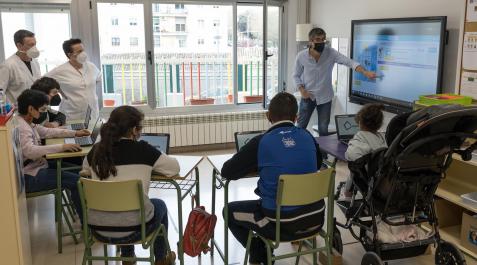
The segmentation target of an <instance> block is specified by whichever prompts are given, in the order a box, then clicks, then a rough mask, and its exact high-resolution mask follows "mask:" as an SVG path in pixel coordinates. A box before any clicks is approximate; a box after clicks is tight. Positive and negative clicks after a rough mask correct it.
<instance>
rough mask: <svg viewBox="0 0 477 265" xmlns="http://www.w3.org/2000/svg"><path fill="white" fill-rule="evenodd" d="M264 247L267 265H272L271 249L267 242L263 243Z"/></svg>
mask: <svg viewBox="0 0 477 265" xmlns="http://www.w3.org/2000/svg"><path fill="white" fill-rule="evenodd" d="M265 246H266V247H267V265H272V249H271V248H270V244H269V243H268V242H265Z"/></svg>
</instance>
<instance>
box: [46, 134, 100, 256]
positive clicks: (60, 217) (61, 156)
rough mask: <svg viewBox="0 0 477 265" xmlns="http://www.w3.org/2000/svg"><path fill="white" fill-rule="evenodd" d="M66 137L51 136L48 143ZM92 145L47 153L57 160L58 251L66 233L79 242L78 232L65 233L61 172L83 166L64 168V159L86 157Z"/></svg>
mask: <svg viewBox="0 0 477 265" xmlns="http://www.w3.org/2000/svg"><path fill="white" fill-rule="evenodd" d="M64 143H65V139H64V138H51V139H46V145H53V144H64ZM91 148H92V146H86V147H81V151H79V152H61V153H53V154H48V155H46V159H48V160H56V182H57V184H56V193H57V194H56V195H55V196H56V198H60V199H56V200H55V213H56V216H55V220H56V229H57V237H58V253H62V252H63V236H65V235H71V236H72V237H73V240H74V242H75V243H78V239H77V238H76V234H75V233H74V232H73V233H67V234H65V233H63V215H62V211H61V210H62V209H61V207H63V206H62V201H61V193H62V192H63V191H62V188H61V175H62V174H61V172H62V171H66V170H72V169H80V168H81V166H73V167H66V168H62V160H63V159H64V158H70V157H84V156H86V155H87V154H88V153H89V151H90V150H91Z"/></svg>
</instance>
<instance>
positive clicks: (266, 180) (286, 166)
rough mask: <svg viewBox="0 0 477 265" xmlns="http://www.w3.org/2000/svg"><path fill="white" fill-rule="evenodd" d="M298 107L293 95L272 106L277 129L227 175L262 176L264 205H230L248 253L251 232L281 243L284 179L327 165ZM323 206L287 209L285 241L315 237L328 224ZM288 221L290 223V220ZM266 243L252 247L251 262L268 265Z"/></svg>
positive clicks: (233, 227)
mask: <svg viewBox="0 0 477 265" xmlns="http://www.w3.org/2000/svg"><path fill="white" fill-rule="evenodd" d="M297 111H298V104H297V102H296V99H295V97H294V96H293V95H291V94H289V93H285V92H282V93H278V94H277V95H276V96H275V97H273V99H272V100H271V101H270V105H269V108H268V112H267V118H268V120H269V121H270V122H271V123H272V126H271V128H270V129H269V130H268V131H266V132H265V133H264V134H263V135H258V136H256V137H254V138H252V139H251V140H250V141H249V142H248V143H247V144H246V145H244V146H243V147H242V148H241V149H240V151H239V152H238V153H236V154H235V155H234V156H233V157H232V158H231V159H230V160H228V161H227V162H226V163H225V164H224V166H223V168H222V172H221V175H222V177H223V178H226V179H230V180H237V179H240V178H243V177H245V176H246V175H247V174H249V173H253V172H258V174H259V176H260V178H259V180H258V188H257V189H256V190H255V193H256V194H257V195H258V196H259V197H260V199H259V200H249V201H236V202H231V203H229V205H228V207H229V212H228V215H229V216H228V220H229V228H230V231H231V232H232V234H233V235H234V236H235V238H236V239H237V240H238V241H239V242H240V243H241V244H242V246H244V247H246V244H247V236H248V233H249V230H250V229H251V230H253V231H255V232H257V233H259V234H261V235H263V236H265V237H266V238H269V239H275V223H274V221H273V219H274V218H275V210H276V196H277V194H276V193H277V186H278V178H279V176H280V175H282V174H306V173H312V172H317V171H318V170H319V168H320V166H321V163H322V157H321V153H320V148H319V146H318V144H317V143H316V141H315V139H314V138H313V136H312V135H311V134H310V133H309V132H308V131H307V130H305V129H301V128H298V127H296V126H295V121H296V117H297V116H296V114H297ZM324 211H325V203H324V201H323V200H321V201H319V202H317V203H313V204H310V205H303V206H293V207H290V206H286V207H282V212H281V218H283V219H282V221H281V231H282V234H281V239H283V240H284V241H292V240H296V239H299V238H303V237H305V236H309V235H312V234H314V233H316V232H317V231H318V230H319V229H321V227H322V225H323V222H324ZM287 219H288V220H287ZM266 253H267V252H266V249H265V245H264V243H263V242H262V241H261V240H260V239H258V240H257V238H254V240H253V241H252V243H251V249H250V258H249V262H250V263H252V264H259V263H263V264H267V254H266Z"/></svg>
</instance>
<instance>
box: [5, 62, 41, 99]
mask: <svg viewBox="0 0 477 265" xmlns="http://www.w3.org/2000/svg"><path fill="white" fill-rule="evenodd" d="M31 70H32V72H33V74H32V73H30V70H28V67H27V66H26V64H25V63H24V62H23V61H22V59H20V57H18V55H16V54H13V55H12V56H10V57H8V59H7V60H6V61H5V62H4V63H3V64H0V89H3V91H5V94H6V95H7V100H8V101H9V102H11V103H15V104H16V103H17V98H18V96H20V94H21V93H22V92H23V91H24V90H26V89H29V88H30V87H31V85H32V84H33V82H35V81H36V80H37V79H38V78H40V76H41V72H40V64H39V63H38V61H37V60H36V59H33V60H31Z"/></svg>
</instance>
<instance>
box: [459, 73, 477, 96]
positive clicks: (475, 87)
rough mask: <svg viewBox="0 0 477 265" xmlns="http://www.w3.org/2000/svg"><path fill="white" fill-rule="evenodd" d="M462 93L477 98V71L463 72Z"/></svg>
mask: <svg viewBox="0 0 477 265" xmlns="http://www.w3.org/2000/svg"><path fill="white" fill-rule="evenodd" d="M460 94H461V95H463V96H469V97H473V98H474V99H477V73H472V72H467V71H463V72H462V77H461V85H460Z"/></svg>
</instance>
